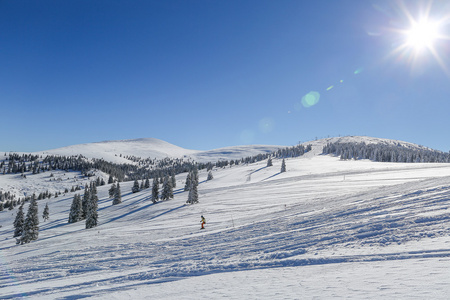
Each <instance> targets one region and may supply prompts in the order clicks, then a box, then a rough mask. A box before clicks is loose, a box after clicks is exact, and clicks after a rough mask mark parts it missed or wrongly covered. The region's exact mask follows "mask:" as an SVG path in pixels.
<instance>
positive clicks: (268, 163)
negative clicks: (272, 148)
mask: <svg viewBox="0 0 450 300" xmlns="http://www.w3.org/2000/svg"><path fill="white" fill-rule="evenodd" d="M267 166H268V167H271V166H273V163H272V157H269V159H268V160H267Z"/></svg>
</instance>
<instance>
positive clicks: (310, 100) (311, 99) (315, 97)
mask: <svg viewBox="0 0 450 300" xmlns="http://www.w3.org/2000/svg"><path fill="white" fill-rule="evenodd" d="M319 99H320V94H319V92H315V91H311V92H309V93H308V94H306V95H305V96H303V97H302V105H303V106H304V107H307V108H308V107H311V106H314V105H316V104H317V103H319Z"/></svg>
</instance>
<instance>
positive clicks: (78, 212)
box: [69, 194, 83, 223]
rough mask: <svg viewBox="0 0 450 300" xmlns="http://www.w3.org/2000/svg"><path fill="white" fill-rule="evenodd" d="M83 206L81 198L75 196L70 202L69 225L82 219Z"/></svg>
mask: <svg viewBox="0 0 450 300" xmlns="http://www.w3.org/2000/svg"><path fill="white" fill-rule="evenodd" d="M82 210H83V204H82V201H81V196H80V195H79V194H75V195H74V196H73V200H72V206H71V207H70V213H69V223H75V222H78V221H81V220H82V219H83V211H82Z"/></svg>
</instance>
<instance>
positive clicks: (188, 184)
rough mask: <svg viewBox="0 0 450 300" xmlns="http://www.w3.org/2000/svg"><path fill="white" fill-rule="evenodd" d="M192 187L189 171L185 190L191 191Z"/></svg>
mask: <svg viewBox="0 0 450 300" xmlns="http://www.w3.org/2000/svg"><path fill="white" fill-rule="evenodd" d="M190 188H191V172H189V173H188V174H187V176H186V183H185V184H184V191H185V192H186V191H189V189H190Z"/></svg>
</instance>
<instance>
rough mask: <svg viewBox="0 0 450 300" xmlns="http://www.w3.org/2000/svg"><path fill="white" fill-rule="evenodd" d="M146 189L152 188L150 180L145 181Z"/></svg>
mask: <svg viewBox="0 0 450 300" xmlns="http://www.w3.org/2000/svg"><path fill="white" fill-rule="evenodd" d="M144 188H145V189H148V188H150V180H149V179H148V178H147V179H145V183H144Z"/></svg>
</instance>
